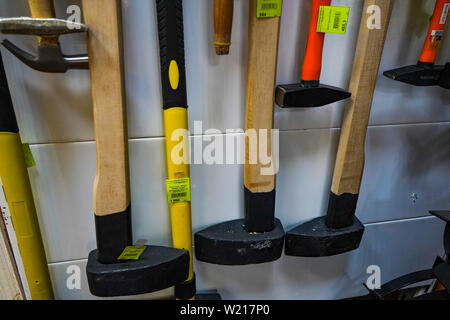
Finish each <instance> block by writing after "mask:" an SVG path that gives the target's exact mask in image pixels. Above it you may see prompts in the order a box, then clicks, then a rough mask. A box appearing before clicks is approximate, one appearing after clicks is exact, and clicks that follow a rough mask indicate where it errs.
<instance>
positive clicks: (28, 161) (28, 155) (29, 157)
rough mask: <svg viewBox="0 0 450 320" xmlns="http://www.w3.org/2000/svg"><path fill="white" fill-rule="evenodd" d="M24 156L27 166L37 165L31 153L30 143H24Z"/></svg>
mask: <svg viewBox="0 0 450 320" xmlns="http://www.w3.org/2000/svg"><path fill="white" fill-rule="evenodd" d="M22 150H23V157H24V158H25V165H26V166H27V168H32V167H34V166H36V162H35V161H34V157H33V154H32V153H31V149H30V145H29V144H28V143H23V144H22Z"/></svg>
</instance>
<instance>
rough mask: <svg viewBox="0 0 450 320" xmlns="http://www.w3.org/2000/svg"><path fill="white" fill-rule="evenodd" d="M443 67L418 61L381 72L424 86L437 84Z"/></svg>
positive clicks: (391, 77) (401, 80)
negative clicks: (414, 63) (415, 63)
mask: <svg viewBox="0 0 450 320" xmlns="http://www.w3.org/2000/svg"><path fill="white" fill-rule="evenodd" d="M444 69H445V67H444V66H435V65H434V64H432V63H420V62H419V63H418V64H417V65H412V66H407V67H403V68H398V69H393V70H389V71H385V72H384V73H383V74H384V75H385V76H386V77H388V78H390V79H392V80H396V81H400V82H404V83H408V84H411V85H414V86H421V87H425V86H437V85H439V80H440V78H441V74H442V72H443V71H444Z"/></svg>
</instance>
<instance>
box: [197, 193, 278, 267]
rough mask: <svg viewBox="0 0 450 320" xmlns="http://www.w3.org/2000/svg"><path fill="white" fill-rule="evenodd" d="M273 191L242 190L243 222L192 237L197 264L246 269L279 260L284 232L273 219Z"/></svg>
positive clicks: (232, 223)
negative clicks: (244, 210) (249, 265)
mask: <svg viewBox="0 0 450 320" xmlns="http://www.w3.org/2000/svg"><path fill="white" fill-rule="evenodd" d="M274 204H275V191H273V192H269V193H251V192H250V191H249V190H247V189H245V207H246V218H245V219H239V220H233V221H227V222H223V223H220V224H217V225H214V226H212V227H209V228H206V229H205V230H202V231H199V232H197V233H196V234H195V238H194V239H195V255H196V257H197V260H199V261H203V262H208V263H213V264H219V265H248V264H259V263H265V262H271V261H275V260H278V259H279V258H280V257H281V254H282V251H283V244H284V229H283V226H282V225H281V222H280V220H278V219H275V218H274V210H275V206H274Z"/></svg>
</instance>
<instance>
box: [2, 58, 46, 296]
mask: <svg viewBox="0 0 450 320" xmlns="http://www.w3.org/2000/svg"><path fill="white" fill-rule="evenodd" d="M0 150H1V154H2V155H1V157H0V177H1V179H2V183H3V190H4V192H5V196H6V199H7V202H8V207H9V211H10V214H11V218H12V222H13V225H14V230H15V233H16V238H17V242H18V246H19V251H20V255H21V258H22V262H23V266H24V269H25V275H26V278H27V283H28V287H29V290H30V295H31V298H32V299H33V300H51V299H53V289H52V285H51V282H50V275H49V272H48V266H47V259H46V257H45V251H44V245H43V243H42V238H41V234H40V229H39V222H38V219H37V215H36V209H35V206H34V201H33V194H32V192H31V185H30V179H29V177H28V171H27V166H26V163H25V158H24V154H23V149H22V142H21V140H20V136H19V128H18V126H17V121H16V116H15V114H14V108H13V104H12V100H11V95H10V92H9V88H8V83H7V80H6V74H5V69H4V67H3V61H2V59H1V57H0ZM0 290H1V288H0Z"/></svg>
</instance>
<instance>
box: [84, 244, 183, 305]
mask: <svg viewBox="0 0 450 320" xmlns="http://www.w3.org/2000/svg"><path fill="white" fill-rule="evenodd" d="M189 260H190V259H189V253H188V252H187V251H186V250H179V249H174V248H168V247H158V246H147V247H146V249H145V251H144V253H142V255H141V256H140V258H139V260H126V261H124V262H122V263H120V262H118V263H112V264H102V263H100V262H98V250H94V251H92V252H91V253H90V254H89V258H88V264H87V268H86V272H87V277H88V283H89V289H90V291H91V293H92V294H93V295H95V296H98V297H118V296H130V295H137V294H144V293H150V292H155V291H159V290H163V289H166V288H169V287H172V286H174V285H176V284H180V283H182V282H184V281H185V280H186V279H187V278H188V273H189Z"/></svg>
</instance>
